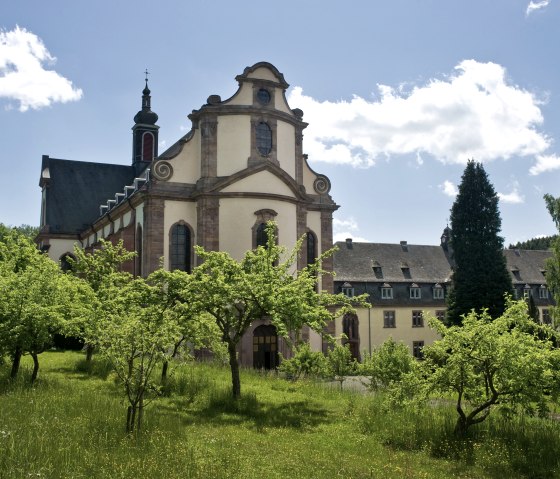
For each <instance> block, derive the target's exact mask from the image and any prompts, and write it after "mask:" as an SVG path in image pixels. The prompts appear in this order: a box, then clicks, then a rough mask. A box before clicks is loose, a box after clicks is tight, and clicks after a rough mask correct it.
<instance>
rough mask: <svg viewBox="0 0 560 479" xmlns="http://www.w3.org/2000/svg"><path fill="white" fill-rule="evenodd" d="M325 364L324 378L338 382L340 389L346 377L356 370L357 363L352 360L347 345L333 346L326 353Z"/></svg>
mask: <svg viewBox="0 0 560 479" xmlns="http://www.w3.org/2000/svg"><path fill="white" fill-rule="evenodd" d="M326 362H327V367H326V370H325V372H326V376H327V377H330V378H333V379H335V380H337V381H339V382H340V388H341V389H342V383H343V381H344V380H345V378H346V376H352V375H354V374H356V372H357V370H358V363H357V362H356V360H355V359H354V358H352V352H351V351H350V346H349V345H348V344H345V345H341V344H338V343H337V344H335V345H334V347H333V348H332V349H330V350H329V352H328V353H327V357H326Z"/></svg>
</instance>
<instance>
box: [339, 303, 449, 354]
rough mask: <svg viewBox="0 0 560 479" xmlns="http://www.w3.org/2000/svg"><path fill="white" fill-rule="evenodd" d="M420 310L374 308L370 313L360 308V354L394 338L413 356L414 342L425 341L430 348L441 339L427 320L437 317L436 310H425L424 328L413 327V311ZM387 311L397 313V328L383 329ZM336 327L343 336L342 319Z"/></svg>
mask: <svg viewBox="0 0 560 479" xmlns="http://www.w3.org/2000/svg"><path fill="white" fill-rule="evenodd" d="M418 309H421V308H410V307H389V306H388V307H386V308H380V307H373V308H371V309H370V310H369V313H368V309H367V308H358V309H357V314H358V321H359V331H360V353H364V352H366V353H369V352H370V351H371V350H373V349H375V348H377V347H379V346H381V344H382V343H383V342H384V341H385V340H387V339H389V338H393V339H394V340H395V341H397V342H399V341H402V342H403V343H404V344H406V345H407V346H408V349H409V350H410V353H411V354H412V343H413V341H424V345H425V346H428V345H430V344H432V343H433V342H434V341H436V340H437V339H440V337H439V335H438V334H437V333H436V332H435V331H434V330H432V329H431V328H430V327H429V326H428V322H427V320H426V318H427V317H428V315H431V316H434V315H435V310H434V309H426V310H424V327H421V328H414V327H412V311H413V310H414V311H416V310H418ZM438 309H439V308H438ZM385 310H387V311H395V323H396V327H395V328H384V327H383V311H385ZM335 327H336V335H337V336H339V335H340V334H342V318H338V319H337V320H336V323H335ZM370 333H371V334H370Z"/></svg>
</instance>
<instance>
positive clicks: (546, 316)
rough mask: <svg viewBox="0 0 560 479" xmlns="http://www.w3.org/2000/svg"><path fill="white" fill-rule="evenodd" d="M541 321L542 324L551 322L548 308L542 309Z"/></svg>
mask: <svg viewBox="0 0 560 479" xmlns="http://www.w3.org/2000/svg"><path fill="white" fill-rule="evenodd" d="M542 322H543V323H544V324H552V318H551V317H550V310H548V309H543V310H542Z"/></svg>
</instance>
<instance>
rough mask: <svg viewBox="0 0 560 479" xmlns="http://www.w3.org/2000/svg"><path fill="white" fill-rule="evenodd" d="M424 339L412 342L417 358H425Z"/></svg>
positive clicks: (413, 353)
mask: <svg viewBox="0 0 560 479" xmlns="http://www.w3.org/2000/svg"><path fill="white" fill-rule="evenodd" d="M423 350H424V341H413V342H412V355H413V356H414V357H415V358H416V359H424V351H423Z"/></svg>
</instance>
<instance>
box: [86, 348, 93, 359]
mask: <svg viewBox="0 0 560 479" xmlns="http://www.w3.org/2000/svg"><path fill="white" fill-rule="evenodd" d="M93 349H94V347H93V345H92V344H86V361H87V362H88V363H89V362H91V358H93Z"/></svg>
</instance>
